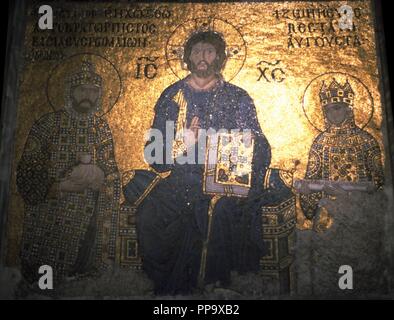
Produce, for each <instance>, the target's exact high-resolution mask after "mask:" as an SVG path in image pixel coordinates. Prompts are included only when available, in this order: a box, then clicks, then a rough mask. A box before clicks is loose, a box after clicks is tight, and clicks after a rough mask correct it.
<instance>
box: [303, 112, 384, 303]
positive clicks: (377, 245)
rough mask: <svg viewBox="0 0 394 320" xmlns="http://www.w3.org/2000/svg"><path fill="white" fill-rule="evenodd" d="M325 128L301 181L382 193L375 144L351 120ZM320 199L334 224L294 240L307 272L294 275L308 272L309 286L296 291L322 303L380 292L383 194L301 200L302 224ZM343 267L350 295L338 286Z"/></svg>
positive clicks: (319, 194)
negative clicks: (368, 185)
mask: <svg viewBox="0 0 394 320" xmlns="http://www.w3.org/2000/svg"><path fill="white" fill-rule="evenodd" d="M327 128H328V129H327V130H326V131H324V132H322V133H321V134H320V135H319V136H318V137H317V138H316V139H315V141H314V142H313V145H312V147H311V150H310V154H309V162H308V167H307V173H306V177H305V178H306V179H313V180H314V179H317V180H320V179H321V180H329V181H345V182H366V181H370V182H373V183H374V184H375V186H376V187H378V188H379V187H382V185H383V183H384V173H383V168H382V160H381V150H380V147H379V145H378V143H377V141H376V140H375V138H374V137H372V136H371V135H370V134H369V133H368V132H366V131H364V130H362V129H360V128H359V127H357V126H356V125H355V122H354V118H353V117H350V118H349V119H347V120H346V121H345V123H344V124H343V125H342V126H341V127H339V128H335V127H330V126H328V127H327ZM322 197H326V198H327V199H328V203H326V204H323V207H324V209H325V210H327V212H328V214H329V216H330V217H331V218H332V219H333V220H332V221H333V223H332V225H331V227H330V228H329V229H327V230H326V231H324V232H314V231H313V232H312V233H308V232H306V233H304V232H300V233H299V234H298V248H297V252H296V254H297V256H298V259H301V260H300V263H299V265H302V268H306V269H303V271H302V272H301V271H299V278H300V279H302V278H303V277H304V276H305V274H307V273H308V272H310V275H309V276H310V278H309V280H308V279H307V280H302V281H304V283H301V284H300V283H299V285H298V287H299V289H300V290H301V287H305V288H309V289H307V290H311V291H309V293H307V294H312V293H313V295H315V296H324V297H343V296H349V297H364V295H367V294H377V293H382V292H384V290H385V289H384V278H383V274H384V273H383V266H384V264H385V262H384V261H383V259H382V257H383V245H382V236H383V234H384V224H383V221H384V216H383V212H384V210H385V209H383V210H382V208H385V201H386V200H385V195H384V193H382V192H375V193H373V194H368V193H363V192H357V191H353V192H351V193H350V194H349V195H340V196H337V197H329V196H327V195H325V194H324V193H323V192H315V193H311V194H309V195H301V205H302V208H303V210H304V213H305V215H306V217H307V218H310V219H311V218H313V217H315V216H316V214H317V213H318V210H319V201H320V199H322ZM316 218H318V217H317V216H316ZM315 220H317V219H315ZM343 265H346V266H350V267H351V268H352V270H353V285H354V287H353V289H352V290H341V289H340V288H339V286H338V281H339V278H340V277H341V274H340V273H338V271H339V268H340V267H341V266H343ZM306 270H309V271H308V272H307V271H306ZM300 292H301V293H302V291H300Z"/></svg>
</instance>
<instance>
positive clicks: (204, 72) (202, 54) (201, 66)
mask: <svg viewBox="0 0 394 320" xmlns="http://www.w3.org/2000/svg"><path fill="white" fill-rule="evenodd" d="M217 57H218V56H217V53H216V49H215V47H214V46H213V45H212V44H210V43H205V42H198V43H196V44H195V45H194V46H193V47H192V50H191V53H190V61H191V70H190V71H191V72H192V73H195V74H196V75H197V76H198V77H201V78H206V77H209V76H211V75H212V74H213V73H215V63H214V62H215V60H216V59H217Z"/></svg>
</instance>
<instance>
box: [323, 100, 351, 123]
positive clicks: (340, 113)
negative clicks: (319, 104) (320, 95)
mask: <svg viewBox="0 0 394 320" xmlns="http://www.w3.org/2000/svg"><path fill="white" fill-rule="evenodd" d="M349 111H350V109H349V107H348V105H347V104H346V103H343V102H337V103H330V104H328V105H326V106H325V107H324V113H325V115H326V118H327V120H328V121H329V122H330V123H331V124H334V125H336V126H340V125H341V124H342V123H343V122H344V121H345V120H346V119H347V117H348V114H349Z"/></svg>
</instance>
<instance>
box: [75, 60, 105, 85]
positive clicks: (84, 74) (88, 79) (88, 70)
mask: <svg viewBox="0 0 394 320" xmlns="http://www.w3.org/2000/svg"><path fill="white" fill-rule="evenodd" d="M68 81H69V82H70V84H71V86H78V85H82V84H93V85H96V86H99V87H100V86H101V84H102V78H101V77H100V75H98V74H97V73H95V70H94V66H93V64H92V63H91V62H89V61H86V60H85V61H83V62H82V66H81V70H80V71H78V72H76V73H73V74H71V75H70V76H69V78H68Z"/></svg>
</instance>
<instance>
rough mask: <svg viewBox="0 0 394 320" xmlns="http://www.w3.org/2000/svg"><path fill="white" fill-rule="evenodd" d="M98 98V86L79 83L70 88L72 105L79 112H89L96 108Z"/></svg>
mask: <svg viewBox="0 0 394 320" xmlns="http://www.w3.org/2000/svg"><path fill="white" fill-rule="evenodd" d="M99 98H100V87H98V86H97V85H94V84H81V85H78V86H74V87H72V88H71V100H72V107H73V109H74V110H75V111H77V112H79V113H90V112H92V110H93V109H95V108H96V106H97V103H98V101H99Z"/></svg>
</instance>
